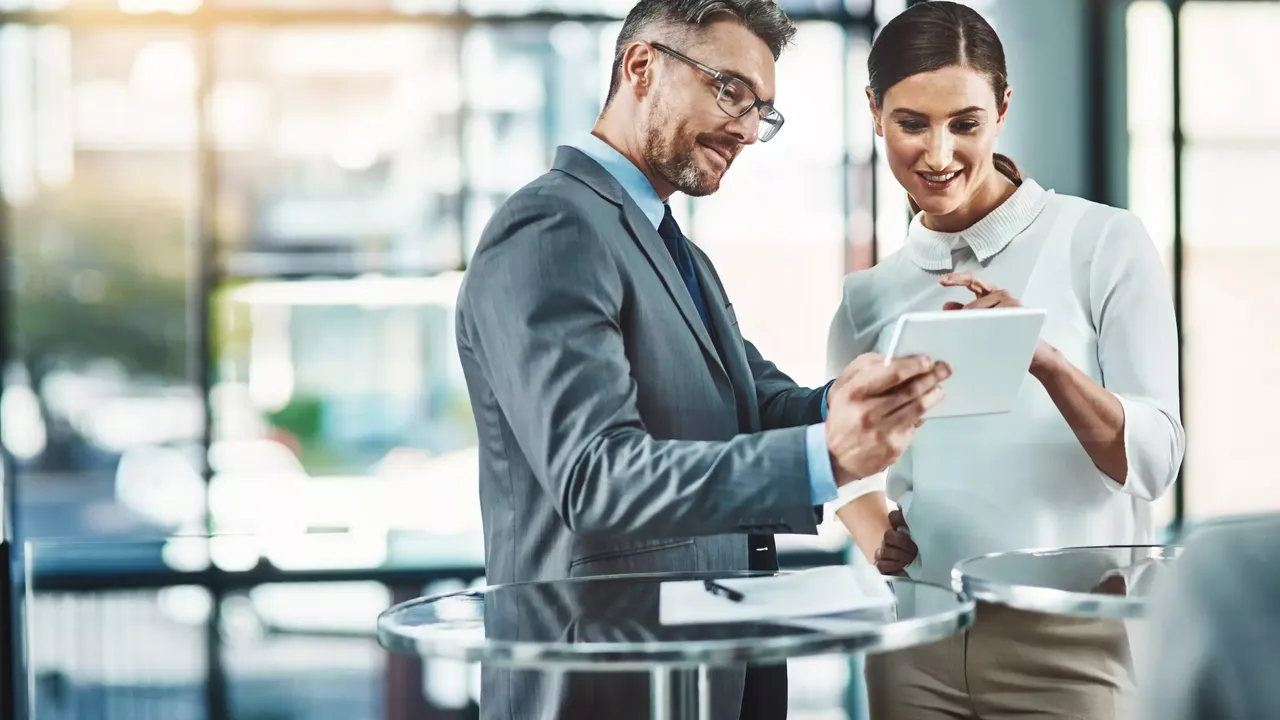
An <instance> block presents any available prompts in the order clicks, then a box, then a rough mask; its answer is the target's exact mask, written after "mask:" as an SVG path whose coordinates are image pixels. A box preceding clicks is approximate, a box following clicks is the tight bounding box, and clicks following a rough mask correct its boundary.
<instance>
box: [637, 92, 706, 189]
mask: <svg viewBox="0 0 1280 720" xmlns="http://www.w3.org/2000/svg"><path fill="white" fill-rule="evenodd" d="M671 117H672V113H671V112H670V111H669V110H668V108H667V106H666V103H665V102H661V101H660V102H659V104H658V107H657V109H655V111H654V112H653V114H652V115H650V117H649V120H650V122H649V128H648V130H646V131H645V150H644V159H645V162H646V163H647V164H648V165H649V167H650V168H652V169H653V171H654V172H656V173H658V174H659V175H661V176H662V178H663V179H664V180H666V181H667V182H668V183H671V186H672V187H674V188H675V189H677V190H679V191H680V192H682V193H684V194H685V195H689V196H691V197H704V196H706V195H710V194H711V193H713V192H715V191H716V190H719V189H720V178H719V177H717V176H715V175H706V174H704V173H703V172H702V171H701V170H700V169H699V168H698V161H697V159H696V158H695V157H694V155H693V153H694V151H695V150H696V149H697V145H696V143H695V142H693V141H690V142H689V145H688V147H681V148H678V147H676V143H677V142H678V141H679V139H680V138H679V137H677V136H674V135H669V134H666V133H664V129H665V128H669V127H670V126H671V125H672V123H671V122H670V120H671Z"/></svg>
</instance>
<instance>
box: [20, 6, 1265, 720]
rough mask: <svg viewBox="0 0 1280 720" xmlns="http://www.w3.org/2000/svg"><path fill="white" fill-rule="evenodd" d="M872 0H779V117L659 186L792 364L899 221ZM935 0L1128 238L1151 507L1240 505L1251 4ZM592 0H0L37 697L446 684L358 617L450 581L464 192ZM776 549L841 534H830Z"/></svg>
mask: <svg viewBox="0 0 1280 720" xmlns="http://www.w3.org/2000/svg"><path fill="white" fill-rule="evenodd" d="M905 4H906V0H897V1H896V2H895V1H893V0H843V1H842V0H794V1H792V2H784V3H783V6H784V7H786V8H787V9H788V10H789V12H790V13H791V14H792V16H793V17H794V18H795V19H796V20H797V21H798V23H799V25H800V33H799V35H798V37H797V39H796V45H795V47H793V48H792V49H791V50H789V51H788V52H787V53H786V54H784V56H783V58H782V60H781V61H780V62H779V66H778V87H779V99H778V106H779V108H780V109H782V110H783V112H785V114H786V117H787V126H786V128H785V129H784V131H783V132H782V133H781V134H780V135H779V136H778V138H777V139H776V140H775V141H773V142H771V143H769V144H768V145H764V146H760V147H757V148H753V149H751V150H749V151H748V152H746V153H745V154H744V155H743V156H742V158H741V159H740V160H739V162H737V163H736V164H737V165H738V168H737V169H735V170H734V171H733V172H732V173H730V174H729V176H728V178H727V180H726V182H725V185H724V188H723V190H722V191H721V192H720V193H718V194H717V195H715V196H713V197H709V198H705V199H702V200H698V201H696V202H693V203H691V202H688V201H678V202H677V203H676V205H677V206H678V207H677V209H678V211H679V213H680V216H679V217H680V219H681V221H682V225H683V226H684V227H685V228H686V229H687V230H688V232H689V234H690V236H691V237H692V238H693V239H694V240H695V241H696V242H698V243H699V244H700V245H701V246H702V247H704V248H705V249H706V250H707V251H708V252H709V253H710V254H711V256H712V257H713V259H714V260H715V262H716V264H717V267H718V269H719V271H720V275H721V276H722V277H723V278H724V280H725V283H726V285H727V286H728V290H729V292H730V294H731V295H732V296H733V298H734V302H735V305H736V308H737V313H738V317H739V318H740V320H741V324H742V327H743V330H744V333H745V334H746V335H747V336H748V337H750V338H751V339H752V340H753V341H754V342H755V343H756V344H757V345H758V346H759V347H760V348H761V350H762V351H763V352H764V354H765V355H766V356H768V357H770V358H771V359H773V360H775V361H776V362H777V363H778V364H779V365H780V366H781V367H782V368H783V369H784V370H785V371H787V372H789V373H791V374H792V375H793V377H795V378H796V379H797V380H799V381H800V382H802V383H806V384H819V383H821V382H824V381H825V380H826V377H825V368H824V365H825V344H826V339H827V326H828V322H829V320H830V318H831V314H832V312H833V311H834V309H835V307H836V305H837V303H838V300H839V289H840V282H841V278H842V276H843V275H844V274H845V273H846V272H850V271H854V270H857V269H859V268H864V267H867V266H869V265H871V264H872V263H874V262H875V261H876V260H877V258H883V257H885V256H886V255H888V254H889V253H891V252H893V251H894V250H895V249H897V248H898V247H899V246H900V245H901V241H902V236H903V234H904V232H905V230H906V225H907V216H906V204H905V199H904V196H903V193H902V192H901V190H900V189H899V188H898V186H897V185H896V183H895V182H894V181H893V178H892V176H891V175H889V173H888V171H887V168H885V167H884V166H883V165H882V164H881V163H880V162H879V160H878V158H877V147H876V143H875V142H874V141H873V140H874V138H873V135H872V131H871V123H870V117H869V115H868V113H867V110H866V101H865V98H864V95H863V87H864V85H865V80H866V78H865V72H866V71H865V59H866V54H867V51H868V48H869V44H870V41H871V38H872V37H873V36H874V32H875V29H876V27H877V26H878V24H881V23H883V22H884V21H886V20H887V19H888V18H890V17H892V16H893V14H895V13H896V12H898V11H900V10H901V9H902V8H903V7H905ZM971 4H973V5H974V6H975V7H977V8H978V9H979V10H981V11H982V12H983V13H984V14H986V15H987V17H988V18H989V19H990V20H991V21H992V23H993V24H994V25H995V27H996V29H997V30H998V31H999V32H1000V34H1001V35H1002V38H1003V40H1004V42H1005V44H1006V48H1007V51H1008V55H1009V64H1010V72H1011V79H1012V84H1013V87H1014V104H1013V111H1012V115H1011V117H1010V119H1009V126H1008V129H1007V132H1006V134H1005V136H1004V138H1003V139H1002V142H1001V149H1002V151H1003V152H1005V153H1006V154H1008V155H1010V156H1012V157H1013V158H1014V159H1015V160H1016V161H1018V162H1019V164H1020V165H1021V166H1022V168H1023V170H1024V174H1027V175H1030V176H1032V177H1035V178H1036V179H1037V180H1038V181H1039V182H1040V183H1041V184H1042V185H1044V186H1046V187H1050V188H1055V189H1057V190H1058V191H1060V192H1065V193H1072V194H1078V195H1083V196H1086V197H1089V198H1092V199H1096V200H1099V201H1103V202H1108V203H1112V204H1116V205H1121V206H1127V207H1130V208H1132V209H1133V210H1134V211H1135V212H1137V213H1138V214H1139V215H1140V216H1141V217H1142V219H1143V220H1144V221H1145V223H1146V225H1147V228H1148V229H1149V230H1150V232H1151V234H1152V236H1153V238H1154V239H1155V242H1156V243H1157V244H1158V245H1159V247H1160V249H1161V251H1162V253H1163V256H1164V258H1165V260H1166V263H1167V266H1168V269H1169V281H1170V288H1171V292H1173V293H1174V295H1175V298H1176V302H1177V309H1178V313H1179V318H1180V323H1181V329H1182V333H1183V347H1182V353H1183V355H1182V363H1183V365H1182V366H1183V375H1184V383H1183V386H1184V408H1183V411H1184V422H1185V425H1186V428H1187V432H1188V436H1189V438H1190V442H1189V443H1188V453H1187V459H1186V462H1185V464H1184V473H1183V479H1182V481H1181V482H1180V483H1179V484H1178V485H1177V486H1176V492H1175V493H1173V494H1172V495H1170V497H1168V498H1167V499H1166V501H1164V502H1162V504H1161V513H1160V517H1161V521H1162V523H1163V524H1165V525H1166V526H1169V527H1172V526H1174V524H1175V523H1180V522H1188V523H1191V522H1198V521H1201V520H1205V519H1209V518H1212V517H1215V516H1219V515H1223V514H1228V513H1237V512H1244V511H1259V510H1269V509H1271V510H1280V489H1278V488H1280V485H1277V484H1276V483H1275V482H1274V467H1275V465H1276V461H1277V459H1280V451H1277V450H1276V448H1275V443H1274V441H1272V440H1271V438H1270V437H1269V434H1270V432H1271V428H1272V427H1274V423H1272V422H1270V421H1269V419H1270V417H1271V416H1272V414H1273V410H1272V408H1274V407H1276V406H1277V405H1280V379H1277V378H1276V376H1275V374H1274V372H1273V371H1272V368H1273V367H1274V360H1273V354H1274V352H1275V350H1276V344H1275V343H1276V340H1275V338H1276V337H1277V336H1276V335H1275V334H1274V332H1267V328H1268V327H1269V326H1271V325H1273V323H1270V322H1269V317H1268V316H1269V315H1271V314H1272V311H1273V308H1274V306H1275V304H1276V302H1277V301H1280V290H1278V289H1277V288H1280V285H1277V284H1276V283H1275V282H1274V280H1273V268H1272V267H1271V266H1270V265H1269V262H1270V261H1271V260H1273V259H1275V260H1278V261H1280V234H1278V233H1280V231H1277V230H1275V229H1273V228H1272V229H1269V226H1272V225H1274V224H1273V223H1264V222H1263V221H1262V218H1263V214H1264V213H1265V212H1266V211H1267V209H1268V208H1269V207H1270V205H1269V203H1268V199H1269V197H1270V194H1271V191H1272V190H1273V188H1274V187H1275V186H1276V183H1275V182H1274V181H1273V180H1272V179H1271V174H1272V169H1273V168H1274V167H1276V166H1277V165H1280V123H1277V122H1276V121H1275V119H1276V117H1278V116H1280V82H1278V81H1276V80H1275V78H1274V75H1273V72H1274V71H1273V68H1275V67H1277V66H1280V44H1277V43H1276V42H1275V38H1277V37H1280V2H1225V1H1208V0H1205V1H1186V2H1181V1H1179V0H1167V1H1163V0H1135V1H1133V2H1125V1H1124V0H1034V1H1033V0H974V1H973V2H972V3H971ZM630 5H631V2H630V0H204V1H203V2H202V0H3V2H0V193H2V194H3V203H2V205H0V208H2V212H3V218H2V221H0V238H2V240H3V253H4V261H5V262H4V270H5V272H4V274H3V280H4V284H3V288H2V290H3V295H2V296H0V297H2V302H3V308H4V314H3V322H2V323H0V330H2V331H3V332H2V338H3V354H2V356H0V359H2V360H3V363H2V370H3V379H4V382H3V396H2V400H0V440H2V441H3V446H4V449H5V452H6V455H7V464H6V467H5V472H6V474H5V478H4V486H3V487H4V489H5V490H6V491H7V492H8V493H9V494H10V496H11V497H12V499H13V500H14V513H13V515H14V516H13V518H12V520H13V524H12V527H11V528H10V529H9V530H8V532H9V533H10V535H11V536H12V537H13V538H14V539H16V541H17V542H18V543H19V548H20V549H21V548H22V546H23V545H25V549H26V551H25V553H22V554H21V555H20V557H19V558H18V563H19V564H20V565H21V566H25V568H26V571H27V584H26V585H25V586H23V585H21V584H15V587H16V588H17V590H18V592H19V598H18V599H19V600H21V599H23V598H22V597H21V595H22V591H23V590H25V591H26V592H25V602H19V603H18V606H19V607H20V609H21V613H22V614H21V617H20V620H21V621H22V622H23V623H25V627H26V631H27V634H26V641H27V647H26V650H27V652H28V655H29V657H28V662H27V663H26V665H25V667H16V668H14V674H15V676H16V678H15V679H16V684H17V686H18V689H19V690H20V691H21V692H22V694H23V695H24V696H27V697H26V701H27V702H28V703H29V704H30V707H32V708H34V710H35V712H36V716H37V717H39V718H40V719H41V720H44V719H45V718H68V719H70V718H129V719H130V720H135V719H136V720H145V719H146V718H164V719H165V720H179V719H185V718H191V719H193V720H196V719H199V720H204V719H212V718H222V717H229V718H236V719H238V720H295V719H296V720H301V719H303V718H316V719H318V720H325V719H328V718H333V719H334V720H356V719H359V718H370V719H374V718H379V719H380V718H388V719H393V718H410V717H412V718H464V717H470V716H472V715H473V714H474V705H473V697H474V693H475V689H476V685H475V683H474V671H473V669H468V668H466V667H458V666H453V665H447V664H433V665H431V666H428V667H424V666H423V664H422V663H420V662H417V661H415V660H409V659H406V658H402V657H392V656H390V655H388V654H387V653H385V652H384V651H382V650H381V649H380V648H379V646H378V644H377V641H376V639H375V638H374V636H373V634H372V629H373V620H374V617H375V615H376V614H377V613H378V612H379V611H380V610H382V609H383V608H385V607H387V606H388V605H389V604H390V603H392V602H395V601H399V600H404V599H408V598H410V597H413V596H416V595H420V594H423V593H425V592H435V591H439V590H442V589H448V588H454V587H458V588H460V587H465V586H466V584H468V583H471V582H479V581H481V580H482V576H483V568H482V563H481V559H482V555H481V550H482V548H481V541H480V535H479V531H480V526H479V524H480V516H479V509H478V502H477V494H476V493H477V491H476V468H475V457H476V456H475V446H474V427H473V425H472V418H471V415H470V411H469V408H468V402H467V396H466V390H465V386H464V384H463V380H462V375H461V372H460V368H459V366H458V362H457V356H456V351H455V348H454V345H453V337H454V331H453V302H454V298H455V296H456V293H457V289H458V283H459V281H460V279H461V277H462V275H463V274H464V273H465V269H466V263H467V258H468V255H469V253H470V251H471V249H472V248H473V247H474V244H475V242H476V239H477V238H478V236H479V234H480V231H481V229H482V228H483V226H484V223H485V222H486V220H487V218H488V217H489V215H490V214H491V213H492V211H493V210H494V208H495V207H496V206H497V205H498V204H500V203H501V202H502V201H503V199H504V198H505V197H506V196H507V195H509V194H510V193H511V192H513V191H514V190H516V189H517V188H518V187H520V186H521V185H523V184H524V183H526V182H528V181H529V180H531V179H533V178H534V177H535V176H537V175H538V174H539V173H541V172H542V171H543V170H544V169H545V168H546V167H547V166H548V164H549V162H550V158H551V155H552V153H553V151H554V148H555V147H556V145H558V144H560V143H564V142H569V141H573V140H574V139H575V138H577V137H580V136H581V135H582V134H584V133H586V132H587V131H588V130H589V129H590V127H591V125H592V123H593V121H594V119H595V116H596V113H597V112H598V110H599V108H600V105H601V101H602V98H603V94H604V91H605V88H606V85H607V81H608V70H609V65H610V61H611V55H612V49H613V41H614V39H615V37H616V34H617V31H618V29H619V27H620V20H621V18H622V16H623V15H625V13H626V11H627V9H629V7H630ZM210 535H212V538H211V539H210V538H209V537H208V536H210ZM780 544H781V545H782V547H783V550H784V556H783V558H784V559H783V562H784V565H787V566H791V567H798V566H802V565H807V564H815V563H823V562H840V561H842V559H843V557H844V555H845V553H846V552H848V546H847V542H846V540H845V537H844V532H843V530H840V529H839V528H838V527H827V528H824V534H823V535H821V536H819V537H818V538H792V537H788V538H782V539H781V541H780ZM792 675H793V682H792V695H793V699H792V702H793V706H794V708H795V713H794V714H793V717H797V718H806V719H815V720H816V719H818V718H822V719H824V720H825V719H827V718H830V719H831V720H835V719H836V718H844V717H846V712H845V710H844V708H845V706H846V695H847V694H849V693H850V692H853V687H852V685H851V684H850V683H849V682H848V679H849V670H848V666H847V664H846V663H845V661H844V660H840V659H833V660H825V659H824V660H813V661H807V662H802V663H796V662H793V663H792Z"/></svg>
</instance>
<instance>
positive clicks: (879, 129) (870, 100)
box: [867, 85, 884, 137]
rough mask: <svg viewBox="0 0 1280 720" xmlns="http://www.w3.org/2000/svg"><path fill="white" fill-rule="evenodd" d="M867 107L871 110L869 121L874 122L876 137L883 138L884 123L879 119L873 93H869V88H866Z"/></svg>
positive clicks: (878, 111) (878, 110)
mask: <svg viewBox="0 0 1280 720" xmlns="http://www.w3.org/2000/svg"><path fill="white" fill-rule="evenodd" d="M867 107H868V108H870V109H871V119H872V121H873V122H875V126H876V135H879V136H880V137H884V122H883V121H882V119H881V117H880V108H879V107H878V106H877V105H876V96H875V93H873V92H871V86H870V85H868V86H867Z"/></svg>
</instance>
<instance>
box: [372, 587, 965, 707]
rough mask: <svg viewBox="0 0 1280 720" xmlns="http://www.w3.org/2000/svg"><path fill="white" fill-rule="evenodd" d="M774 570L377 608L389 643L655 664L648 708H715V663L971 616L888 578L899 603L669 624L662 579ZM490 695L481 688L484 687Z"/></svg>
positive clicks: (904, 642) (550, 659)
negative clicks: (664, 618) (662, 608)
mask: <svg viewBox="0 0 1280 720" xmlns="http://www.w3.org/2000/svg"><path fill="white" fill-rule="evenodd" d="M771 574H773V573H664V574H652V575H625V576H624V575H615V576H605V577H595V578H581V579H570V580H555V581H548V582H530V583H517V584H511V585H496V586H492V587H486V588H480V589H476V590H467V591H462V592H456V593H451V594H447V595H440V596H434V597H427V598H420V599H417V600H413V601H410V602H407V603H403V604H400V605H396V606H394V607H392V608H390V609H388V610H386V611H385V612H383V613H382V614H381V615H380V616H379V617H378V639H379V641H380V642H381V643H382V644H383V646H385V647H386V648H388V649H390V650H393V651H399V652H404V653H411V654H416V655H419V656H422V657H426V658H433V659H451V660H461V661H466V662H478V663H481V664H482V666H484V667H486V668H493V667H500V668H507V669H521V670H537V671H543V672H548V671H550V672H557V671H570V672H582V671H590V672H597V673H598V672H634V671H643V672H645V673H648V674H649V678H650V680H649V701H650V716H651V717H653V718H668V719H674V718H710V717H711V715H712V711H711V707H710V705H711V692H710V680H709V674H710V672H711V671H712V669H713V668H719V667H726V666H741V665H745V664H769V663H778V662H783V661H785V660H786V659H787V658H794V657H802V656H812V655H822V654H833V653H845V654H849V653H880V652H889V651H893V650H899V649H904V648H908V647H913V646H916V645H922V644H925V643H929V642H933V641H935V640H939V639H942V638H945V637H948V636H950V635H953V634H955V633H959V632H962V631H964V630H965V629H967V628H968V627H969V626H970V625H971V624H972V623H973V615H974V603H973V601H972V600H970V599H969V598H967V597H965V596H964V595H962V594H959V593H956V592H954V591H952V590H949V589H947V588H943V587H940V586H937V585H931V584H926V583H921V582H918V581H913V580H909V579H906V578H888V581H889V583H890V586H891V588H892V589H893V592H894V595H895V596H896V602H895V605H894V606H893V607H891V608H887V609H880V610H865V611H859V612H852V613H845V614H841V615H827V616H823V617H819V618H793V619H787V620H776V621H745V622H721V623H706V624H678V625H675V624H663V623H662V622H661V621H660V619H659V599H660V588H661V585H662V583H664V582H668V581H681V580H706V579H724V578H730V577H750V576H753V575H754V576H760V575H771ZM482 702H483V696H482Z"/></svg>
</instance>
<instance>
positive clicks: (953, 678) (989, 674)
mask: <svg viewBox="0 0 1280 720" xmlns="http://www.w3.org/2000/svg"><path fill="white" fill-rule="evenodd" d="M866 679H867V694H868V700H869V701H870V705H871V719H872V720H941V719H942V718H966V719H968V718H980V719H981V720H1004V719H1005V718H1040V719H1042V720H1050V719H1054V720H1057V719H1062V720H1068V719H1070V720H1129V718H1131V717H1132V715H1131V714H1130V703H1131V702H1132V701H1133V690H1134V685H1133V673H1132V662H1131V659H1130V651H1129V638H1128V634H1127V631H1126V629H1125V625H1124V623H1122V622H1120V621H1111V620H1089V619H1082V618H1071V617H1063V616H1059V615H1042V614H1039V613H1030V612H1024V611H1021V610H1013V609H1010V608H1006V607H1002V606H998V605H988V604H985V603H979V604H978V609H977V617H976V619H975V621H974V625H973V627H972V628H970V630H969V632H968V633H965V634H963V635H955V636H952V637H950V638H947V639H945V640H942V641H939V642H936V643H932V644H930V645H923V646H920V647H917V648H910V649H908V650H903V651H899V652H896V653H887V654H882V655H872V656H868V657H867V672H866Z"/></svg>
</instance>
